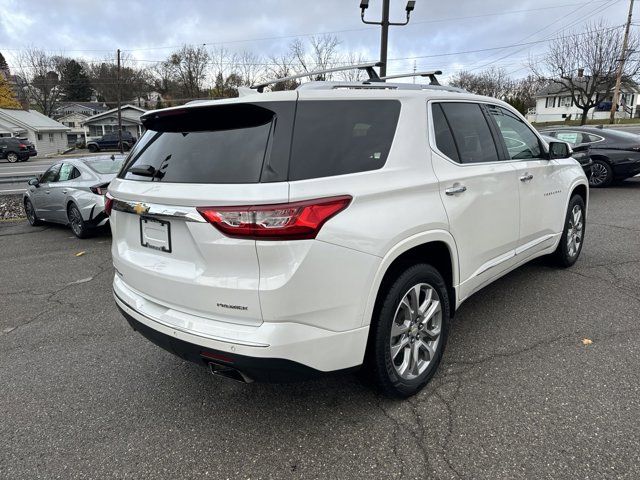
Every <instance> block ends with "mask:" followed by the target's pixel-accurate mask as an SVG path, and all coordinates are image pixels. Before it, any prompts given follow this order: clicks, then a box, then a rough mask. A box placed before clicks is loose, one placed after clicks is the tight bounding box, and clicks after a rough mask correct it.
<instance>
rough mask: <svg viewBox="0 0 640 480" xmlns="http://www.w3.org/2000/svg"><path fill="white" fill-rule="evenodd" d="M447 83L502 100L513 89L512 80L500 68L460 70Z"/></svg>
mask: <svg viewBox="0 0 640 480" xmlns="http://www.w3.org/2000/svg"><path fill="white" fill-rule="evenodd" d="M449 84H450V85H451V86H453V87H458V88H464V89H465V90H467V91H469V92H471V93H475V94H477V95H485V96H487V97H494V98H498V99H500V100H504V99H505V98H506V97H508V96H509V94H510V93H511V92H512V91H513V87H514V81H513V80H512V79H511V78H510V77H509V75H507V72H506V71H505V70H504V69H502V68H495V67H492V68H489V69H487V70H484V71H481V72H478V73H473V72H468V71H461V72H459V73H458V74H457V75H456V76H454V77H453V78H452V79H451V81H450V82H449Z"/></svg>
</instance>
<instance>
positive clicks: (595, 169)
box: [589, 159, 613, 188]
mask: <svg viewBox="0 0 640 480" xmlns="http://www.w3.org/2000/svg"><path fill="white" fill-rule="evenodd" d="M611 182H613V169H612V168H611V165H609V164H608V163H607V162H605V161H604V160H599V159H598V160H594V161H593V165H592V166H591V175H589V186H590V187H595V188H601V187H608V186H609V185H611Z"/></svg>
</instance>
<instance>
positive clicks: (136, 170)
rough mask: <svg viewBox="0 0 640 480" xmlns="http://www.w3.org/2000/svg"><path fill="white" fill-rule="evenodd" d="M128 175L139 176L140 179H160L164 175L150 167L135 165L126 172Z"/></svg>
mask: <svg viewBox="0 0 640 480" xmlns="http://www.w3.org/2000/svg"><path fill="white" fill-rule="evenodd" d="M128 173H133V174H134V175H140V176H141V177H151V178H162V177H164V173H163V172H161V171H160V170H156V168H155V167H153V166H152V165H136V166H133V167H131V168H130V169H129V170H128Z"/></svg>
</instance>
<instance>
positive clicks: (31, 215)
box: [24, 200, 36, 225]
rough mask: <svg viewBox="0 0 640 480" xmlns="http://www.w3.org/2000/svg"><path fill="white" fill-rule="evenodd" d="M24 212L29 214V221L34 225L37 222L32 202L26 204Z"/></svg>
mask: <svg viewBox="0 0 640 480" xmlns="http://www.w3.org/2000/svg"><path fill="white" fill-rule="evenodd" d="M24 210H25V212H26V214H27V220H29V223H30V224H32V225H33V224H34V223H35V221H36V212H35V211H34V210H33V205H32V204H31V202H30V201H28V200H27V201H26V202H24Z"/></svg>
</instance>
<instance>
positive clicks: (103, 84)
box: [88, 55, 154, 106]
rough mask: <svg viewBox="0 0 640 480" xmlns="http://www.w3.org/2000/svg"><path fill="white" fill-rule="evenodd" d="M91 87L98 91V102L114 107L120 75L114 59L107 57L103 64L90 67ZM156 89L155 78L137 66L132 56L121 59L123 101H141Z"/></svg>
mask: <svg viewBox="0 0 640 480" xmlns="http://www.w3.org/2000/svg"><path fill="white" fill-rule="evenodd" d="M88 72H89V77H90V79H91V86H92V88H93V89H94V90H95V91H96V94H97V97H98V100H100V101H103V102H106V103H107V104H109V105H112V106H114V105H115V103H116V100H117V98H118V73H117V66H116V64H115V61H114V58H112V57H107V58H105V59H104V60H103V61H101V62H95V63H93V64H91V65H89V66H88ZM153 88H154V78H153V75H152V74H151V72H150V71H149V70H148V69H146V68H141V67H138V66H136V65H135V62H134V59H133V58H132V57H131V56H130V55H122V57H121V58H120V91H121V95H122V99H123V101H125V102H127V101H130V100H136V102H137V103H141V99H143V98H145V99H146V97H147V94H148V93H149V92H150V91H151V90H152V89H153Z"/></svg>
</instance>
